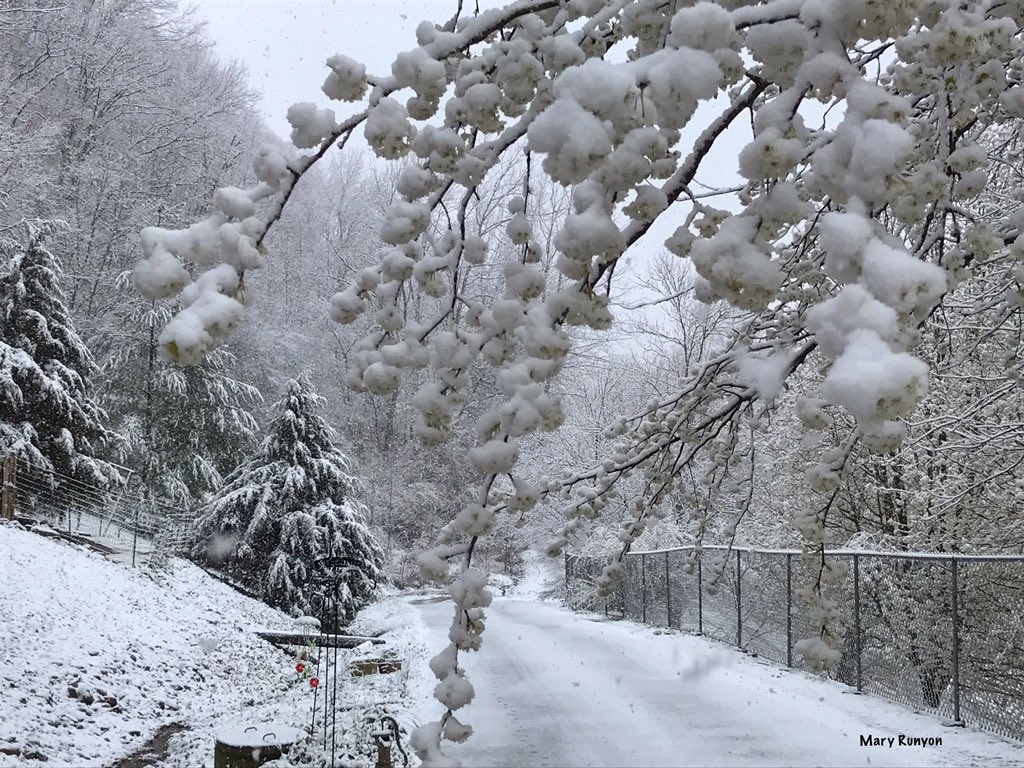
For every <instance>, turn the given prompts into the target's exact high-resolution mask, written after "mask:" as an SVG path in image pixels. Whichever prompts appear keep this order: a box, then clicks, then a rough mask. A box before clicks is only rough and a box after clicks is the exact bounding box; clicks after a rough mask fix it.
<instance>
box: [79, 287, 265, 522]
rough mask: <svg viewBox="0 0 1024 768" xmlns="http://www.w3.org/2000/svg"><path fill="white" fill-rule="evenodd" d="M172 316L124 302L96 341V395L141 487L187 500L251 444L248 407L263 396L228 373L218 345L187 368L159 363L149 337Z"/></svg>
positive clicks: (203, 491)
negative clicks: (99, 373) (101, 376)
mask: <svg viewBox="0 0 1024 768" xmlns="http://www.w3.org/2000/svg"><path fill="white" fill-rule="evenodd" d="M171 316H172V310H171V309H170V308H169V307H167V306H164V305H160V304H158V303H155V302H152V303H151V302H145V303H142V302H139V301H133V300H131V299H129V300H128V302H127V303H126V310H125V311H124V313H123V314H121V315H120V322H119V324H118V327H117V328H116V329H110V330H108V331H106V332H105V333H104V334H103V335H102V337H101V338H102V342H101V344H100V345H98V348H99V349H100V350H101V354H102V368H103V372H104V373H105V374H106V377H105V378H106V380H105V382H104V384H103V388H102V390H101V392H100V397H101V402H102V404H103V405H104V407H105V408H106V410H107V412H108V413H109V414H110V416H111V421H112V423H113V424H114V425H116V426H117V428H118V429H119V430H120V432H121V434H122V435H123V436H124V437H125V442H126V448H127V450H126V458H125V459H124V461H125V463H126V464H127V465H128V466H129V467H131V468H132V469H134V470H135V472H136V476H137V477H138V478H140V480H141V482H142V485H143V487H144V489H146V491H147V492H149V493H150V494H151V495H153V496H158V497H162V498H167V499H173V500H175V501H178V502H180V503H183V504H186V505H188V504H192V503H193V502H196V501H202V500H203V499H204V497H205V496H206V495H208V494H210V493H212V492H214V491H215V490H217V489H218V488H219V487H220V486H221V484H222V483H223V482H224V476H225V475H227V474H228V473H229V472H230V471H231V470H233V469H234V468H235V467H236V466H238V464H239V462H240V461H241V460H242V459H243V458H244V457H245V456H246V455H248V454H249V453H250V452H251V450H252V448H253V447H254V446H255V445H256V444H257V442H258V440H257V436H258V431H259V425H258V424H257V423H256V419H255V418H254V416H253V414H252V412H251V411H250V408H251V407H252V406H254V405H255V404H256V403H259V402H260V401H261V400H262V397H261V396H260V393H259V390H258V389H256V387H254V386H252V385H250V384H248V383H246V382H244V381H241V380H239V379H237V378H235V377H233V376H231V375H230V373H229V371H230V370H231V368H232V367H233V366H234V362H235V360H234V355H233V354H232V353H231V352H228V351H227V350H225V349H217V350H214V351H213V352H212V353H211V354H210V355H209V356H207V358H206V359H205V360H204V361H203V362H202V364H200V365H195V366H191V367H188V368H181V367H179V366H176V365H172V364H170V363H168V362H166V361H165V360H162V359H161V358H160V357H159V355H158V354H157V344H156V337H157V334H158V331H159V329H160V328H161V327H162V326H163V324H164V323H166V322H167V321H168V320H169V319H170V318H171Z"/></svg>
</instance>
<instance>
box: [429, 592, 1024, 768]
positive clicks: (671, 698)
mask: <svg viewBox="0 0 1024 768" xmlns="http://www.w3.org/2000/svg"><path fill="white" fill-rule="evenodd" d="M417 608H419V610H420V612H421V613H422V615H423V618H424V622H425V624H426V626H427V628H428V632H429V633H430V635H429V636H428V643H429V644H430V645H431V646H432V647H436V648H441V647H443V645H444V642H445V636H446V634H447V627H448V622H449V617H450V612H449V606H445V605H440V604H438V605H434V604H420V605H417ZM487 616H488V622H487V634H486V635H485V637H484V646H483V650H482V651H481V652H480V653H468V654H463V655H462V656H461V657H460V663H461V664H462V665H463V666H465V668H466V670H467V673H468V677H469V679H470V680H471V681H472V682H473V684H474V685H475V686H476V690H477V695H476V698H474V700H473V702H472V703H471V704H470V705H469V706H468V707H466V709H465V716H464V717H463V713H462V711H460V712H459V716H460V718H461V719H462V720H463V722H467V723H469V724H471V725H472V726H473V727H474V729H475V734H474V736H473V737H472V738H471V739H470V740H469V741H468V742H467V743H466V744H464V745H457V746H451V745H446V750H447V751H450V752H451V754H452V755H453V756H454V757H456V758H458V759H460V760H462V761H463V762H464V764H467V765H473V766H477V768H484V766H501V768H509V767H510V766H523V768H527V767H529V768H536V767H537V766H545V765H546V766H560V767H564V766H592V767H596V766H623V765H644V766H675V767H680V766H751V767H752V768H753V767H754V766H779V765H786V766H824V765H827V766H858V765H860V766H863V765H871V764H873V765H886V766H986V767H989V766H1005V767H1006V768H1009V767H1010V766H1019V765H1022V764H1024V745H1021V744H1019V743H1016V742H1010V741H1007V740H1005V739H1002V738H999V737H997V736H992V735H989V734H986V733H981V732H978V731H975V730H973V729H971V728H945V727H943V726H942V724H941V723H940V721H938V720H937V719H935V718H933V717H929V716H927V715H922V714H917V713H915V712H913V711H911V710H908V709H906V708H904V707H900V706H898V705H896V704H893V703H891V702H888V701H885V700H883V699H879V698H876V697H874V696H871V695H864V696H849V695H845V694H844V690H846V689H845V687H844V686H840V685H838V684H835V683H833V682H831V681H828V680H822V679H819V678H817V677H815V676H812V675H809V674H806V673H803V672H800V671H797V670H787V669H782V668H779V667H778V666H776V665H774V664H769V663H764V660H763V659H755V658H752V657H749V656H746V655H745V654H743V653H741V652H739V651H736V650H734V649H730V648H728V647H726V646H723V645H719V644H717V643H715V642H713V641H710V640H707V639H706V638H703V637H696V636H692V635H685V634H681V633H676V632H659V631H658V630H656V629H654V628H652V627H648V626H644V625H640V624H634V623H632V622H628V621H608V620H606V619H605V618H604V617H603V616H597V615H587V614H576V613H572V612H570V611H568V610H566V609H564V608H561V607H559V606H558V605H556V604H555V603H553V602H545V603H538V602H532V601H523V600H514V599H511V598H500V597H499V598H495V600H494V602H493V604H492V605H491V607H490V608H489V609H488V613H487ZM901 736H903V737H905V738H906V739H908V740H910V741H908V743H907V744H904V743H903V742H902V741H901V740H900V737H901ZM865 739H867V740H868V743H865ZM889 739H892V741H891V742H890V741H889ZM914 739H921V740H928V739H932V740H933V741H931V742H928V741H923V742H914V741H912V740H914ZM922 744H923V746H922Z"/></svg>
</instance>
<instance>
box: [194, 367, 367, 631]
mask: <svg viewBox="0 0 1024 768" xmlns="http://www.w3.org/2000/svg"><path fill="white" fill-rule="evenodd" d="M323 402H324V400H323V398H321V397H320V396H318V395H317V394H316V393H315V392H314V391H313V388H312V385H311V383H310V381H309V379H308V378H307V377H306V376H305V375H303V376H301V377H300V378H299V379H294V380H291V381H289V382H288V383H287V384H286V386H285V393H284V396H283V397H282V398H281V400H280V401H278V403H277V404H276V405H275V410H276V415H275V417H274V419H273V421H272V422H271V425H270V431H269V434H268V435H267V437H266V438H265V439H264V441H263V443H262V445H261V446H260V449H259V451H257V453H256V455H254V456H253V457H252V458H251V459H249V460H248V461H246V462H245V463H243V464H242V465H241V466H239V467H238V468H237V469H236V470H235V471H234V472H232V473H231V475H230V476H229V477H228V478H227V480H226V481H225V484H224V487H223V488H222V489H221V490H220V491H219V492H218V493H217V495H216V496H215V497H214V498H213V499H212V500H211V501H210V502H209V503H208V504H207V505H205V507H204V508H203V510H202V512H201V517H200V531H201V534H202V536H201V539H200V542H199V544H197V546H196V548H195V551H194V555H195V556H196V557H197V559H200V560H202V561H206V562H209V563H211V564H218V565H220V566H221V567H223V569H224V570H225V572H226V573H228V574H229V575H230V576H232V577H233V578H235V579H236V580H237V581H239V582H240V583H241V584H243V585H244V586H246V587H248V588H249V589H251V590H253V591H254V592H255V593H257V594H259V595H260V596H261V597H262V598H263V599H264V600H265V601H266V602H267V603H268V604H270V605H273V606H275V607H278V608H281V609H282V610H285V611H288V612H290V613H293V614H301V613H319V614H320V615H321V617H322V618H323V619H324V620H325V623H326V624H329V625H331V624H334V621H333V618H334V617H333V616H330V617H328V616H327V615H326V612H325V610H324V601H325V599H326V596H327V590H328V588H330V589H333V577H334V574H335V572H336V571H337V570H340V569H337V568H336V567H335V566H334V565H333V564H328V563H326V562H325V558H340V561H341V562H343V563H344V565H345V567H344V569H343V573H342V575H341V579H342V581H341V588H340V590H339V606H338V611H339V620H340V621H348V620H349V619H351V618H352V616H354V615H355V612H356V611H357V610H358V609H359V607H360V606H362V605H364V604H365V603H366V602H368V601H369V599H370V598H371V597H372V594H373V591H374V588H375V585H376V583H377V582H378V581H379V580H380V579H381V578H382V573H383V572H382V560H383V557H382V554H381V551H380V547H379V545H378V544H377V541H376V540H375V539H374V537H373V535H372V534H371V533H370V531H369V529H368V528H367V527H366V525H365V524H364V522H363V517H364V516H365V512H366V508H365V506H364V505H363V504H362V503H360V502H359V501H357V500H356V499H355V493H356V491H357V481H356V479H355V478H354V477H353V476H352V475H351V474H350V471H351V463H350V461H349V459H348V457H347V456H345V455H344V454H343V453H342V452H341V451H339V450H338V449H337V448H336V447H335V446H334V443H333V437H334V431H333V430H332V429H331V427H330V426H329V425H328V424H327V422H326V421H325V420H324V419H323V417H322V416H320V413H319V411H320V409H321V408H322V406H323Z"/></svg>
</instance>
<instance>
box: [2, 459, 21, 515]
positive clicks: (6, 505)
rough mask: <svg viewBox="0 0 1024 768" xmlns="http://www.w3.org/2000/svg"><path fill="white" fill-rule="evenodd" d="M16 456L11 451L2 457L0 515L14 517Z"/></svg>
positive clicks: (16, 492) (16, 476)
mask: <svg viewBox="0 0 1024 768" xmlns="http://www.w3.org/2000/svg"><path fill="white" fill-rule="evenodd" d="M17 479H18V457H17V456H15V455H14V454H13V453H12V454H10V455H8V456H6V457H4V471H3V492H2V496H0V517H2V518H4V519H5V520H13V519H14V511H15V507H16V506H17V499H18V485H17Z"/></svg>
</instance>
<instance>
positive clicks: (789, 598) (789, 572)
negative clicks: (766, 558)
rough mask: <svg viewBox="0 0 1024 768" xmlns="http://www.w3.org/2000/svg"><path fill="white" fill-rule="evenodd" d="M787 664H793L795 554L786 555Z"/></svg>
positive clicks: (789, 665)
mask: <svg viewBox="0 0 1024 768" xmlns="http://www.w3.org/2000/svg"><path fill="white" fill-rule="evenodd" d="M786 666H787V667H792V666H793V556H792V555H786Z"/></svg>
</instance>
